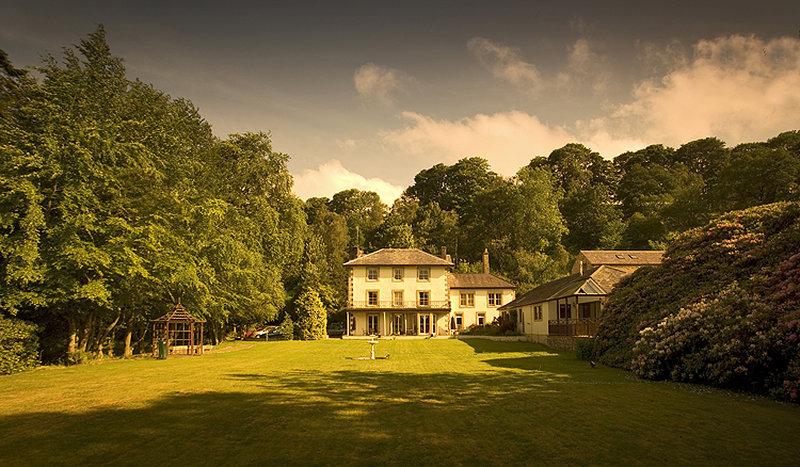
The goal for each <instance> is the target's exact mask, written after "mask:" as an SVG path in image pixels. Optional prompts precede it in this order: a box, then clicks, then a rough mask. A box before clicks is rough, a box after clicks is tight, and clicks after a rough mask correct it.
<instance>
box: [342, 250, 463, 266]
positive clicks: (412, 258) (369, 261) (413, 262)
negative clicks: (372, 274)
mask: <svg viewBox="0 0 800 467" xmlns="http://www.w3.org/2000/svg"><path fill="white" fill-rule="evenodd" d="M344 265H345V266H453V262H452V261H448V260H446V259H442V258H440V257H438V256H435V255H432V254H430V253H426V252H424V251H422V250H420V249H418V248H381V249H380V250H377V251H373V252H372V253H367V254H366V255H364V256H360V257H358V258H355V259H352V260H350V261H348V262H346V263H344Z"/></svg>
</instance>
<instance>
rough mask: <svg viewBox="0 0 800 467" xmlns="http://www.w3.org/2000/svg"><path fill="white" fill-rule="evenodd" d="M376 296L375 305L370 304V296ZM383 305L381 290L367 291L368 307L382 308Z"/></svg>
mask: <svg viewBox="0 0 800 467" xmlns="http://www.w3.org/2000/svg"><path fill="white" fill-rule="evenodd" d="M371 294H375V304H374V305H373V304H372V303H370V298H369V297H370V295H371ZM380 304H381V291H380V290H367V306H380Z"/></svg>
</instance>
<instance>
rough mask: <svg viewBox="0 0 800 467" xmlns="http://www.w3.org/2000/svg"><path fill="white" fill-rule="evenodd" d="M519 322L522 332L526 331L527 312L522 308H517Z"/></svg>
mask: <svg viewBox="0 0 800 467" xmlns="http://www.w3.org/2000/svg"><path fill="white" fill-rule="evenodd" d="M517 323H519V324H520V332H522V333H523V334H524V333H525V314H524V312H523V311H522V309H520V308H517Z"/></svg>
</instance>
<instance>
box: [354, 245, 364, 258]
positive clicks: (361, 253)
mask: <svg viewBox="0 0 800 467" xmlns="http://www.w3.org/2000/svg"><path fill="white" fill-rule="evenodd" d="M362 256H364V250H362V249H361V247H360V246H356V248H355V251H354V252H353V259H355V258H361V257H362Z"/></svg>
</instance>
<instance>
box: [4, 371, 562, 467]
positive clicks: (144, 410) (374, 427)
mask: <svg viewBox="0 0 800 467" xmlns="http://www.w3.org/2000/svg"><path fill="white" fill-rule="evenodd" d="M223 378H224V379H227V380H232V382H233V383H235V384H233V385H231V386H232V387H236V388H241V391H240V392H208V393H192V394H181V393H170V394H166V395H164V396H163V397H161V398H158V399H156V400H154V401H152V402H151V403H149V404H148V405H146V406H144V407H140V408H114V407H106V408H101V409H93V410H89V411H87V412H84V413H59V412H40V411H39V412H37V411H33V410H35V408H31V409H32V411H31V412H30V413H24V414H19V415H9V416H0V434H1V435H0V465H8V464H28V465H29V464H52V463H58V464H65V463H66V464H95V463H112V462H113V463H126V464H127V463H130V464H144V463H156V462H157V463H170V464H225V463H234V464H241V463H265V462H266V463H293V464H296V463H308V462H313V463H348V464H350V463H358V464H364V463H381V464H383V463H399V464H419V463H443V462H448V463H452V462H456V463H474V462H482V463H488V462H495V463H496V462H497V459H496V458H495V457H494V456H497V455H501V456H502V459H503V460H504V461H507V462H526V461H527V459H529V456H530V455H531V454H532V452H531V451H530V448H524V446H523V449H521V450H520V449H518V448H517V449H511V446H505V447H506V449H503V451H502V452H501V453H500V454H498V453H497V452H496V451H494V449H495V447H494V446H492V444H493V443H500V445H501V446H504V445H508V444H516V443H517V440H519V439H521V438H519V436H524V438H525V439H528V437H529V435H528V434H527V433H524V432H523V433H524V434H521V433H517V432H516V431H514V430H518V429H521V428H523V427H524V426H527V425H528V423H529V422H530V421H531V417H529V416H526V415H522V416H521V414H520V411H519V404H520V403H524V404H528V405H530V404H532V403H533V402H534V399H535V397H546V398H549V399H552V397H553V396H554V395H555V394H557V393H558V392H559V389H558V387H557V386H556V385H553V384H551V378H550V376H549V375H546V374H540V375H536V376H535V377H534V376H530V375H513V374H497V373H490V372H487V373H477V374H474V373H472V374H465V373H431V374H407V373H381V372H375V371H335V372H323V373H320V372H306V371H302V372H292V373H276V374H269V373H264V374H258V373H234V374H229V375H225V376H223ZM131 389H133V390H135V388H125V389H124V390H131ZM121 390H122V389H121ZM520 423H523V425H520ZM478 432H480V433H481V435H480V439H477V438H475V439H473V441H472V442H471V443H472V444H471V447H470V446H467V447H466V448H465V444H464V436H467V435H469V436H473V435H474V434H475V433H478ZM471 434H472V435H471ZM554 434H555V433H549V434H548V435H549V436H552V435H554ZM490 447H491V449H489V448H490ZM421 455H422V457H421Z"/></svg>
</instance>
